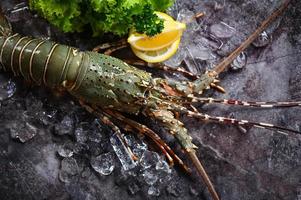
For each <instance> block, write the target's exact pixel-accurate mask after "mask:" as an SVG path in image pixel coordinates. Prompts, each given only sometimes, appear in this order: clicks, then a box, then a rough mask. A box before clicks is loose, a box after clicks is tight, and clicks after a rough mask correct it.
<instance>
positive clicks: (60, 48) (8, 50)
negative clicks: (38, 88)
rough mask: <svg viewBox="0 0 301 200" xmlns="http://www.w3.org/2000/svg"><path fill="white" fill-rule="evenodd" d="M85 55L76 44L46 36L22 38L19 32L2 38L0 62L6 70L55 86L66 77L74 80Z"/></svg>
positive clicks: (70, 80) (71, 80) (0, 38)
mask: <svg viewBox="0 0 301 200" xmlns="http://www.w3.org/2000/svg"><path fill="white" fill-rule="evenodd" d="M83 54H84V53H82V52H78V50H77V49H75V48H73V47H69V46H66V45H60V44H57V43H55V42H51V41H49V40H45V39H33V38H30V37H21V36H20V35H19V34H15V35H10V36H8V37H0V64H2V66H3V69H4V70H7V71H12V72H13V73H14V74H15V75H21V76H23V77H24V78H25V79H26V80H32V81H33V82H35V83H36V84H38V85H40V84H45V85H47V86H49V87H56V86H59V85H61V84H62V82H63V81H65V80H67V81H69V82H70V83H72V82H74V80H75V79H76V76H77V74H78V70H79V68H80V66H81V64H82V60H83V57H84V56H83ZM70 66H72V67H70Z"/></svg>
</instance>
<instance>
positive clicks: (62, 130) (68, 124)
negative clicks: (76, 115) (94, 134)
mask: <svg viewBox="0 0 301 200" xmlns="http://www.w3.org/2000/svg"><path fill="white" fill-rule="evenodd" d="M73 128H74V120H73V118H72V117H71V116H69V115H66V116H65V117H64V118H63V120H62V121H61V122H60V123H57V124H56V125H55V132H56V134H58V135H66V134H71V133H72V132H73Z"/></svg>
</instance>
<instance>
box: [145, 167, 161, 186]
mask: <svg viewBox="0 0 301 200" xmlns="http://www.w3.org/2000/svg"><path fill="white" fill-rule="evenodd" d="M142 176H143V178H144V181H145V182H146V183H147V184H148V185H153V184H154V183H156V182H157V181H158V173H157V172H156V170H154V169H153V168H150V169H146V170H144V171H143V173H142Z"/></svg>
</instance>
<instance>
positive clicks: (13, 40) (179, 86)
mask: <svg viewBox="0 0 301 200" xmlns="http://www.w3.org/2000/svg"><path fill="white" fill-rule="evenodd" d="M289 2H290V1H289V0H287V1H285V3H284V4H283V5H282V6H281V7H280V9H278V10H277V11H275V12H274V13H273V14H272V15H271V16H270V17H269V18H268V19H267V20H265V21H264V22H263V23H262V25H261V26H260V27H259V28H258V29H257V30H256V31H255V32H254V33H253V34H252V35H251V36H250V37H249V38H248V39H247V40H246V41H245V42H243V43H242V45H241V46H240V47H239V48H237V49H236V50H235V51H234V52H233V53H231V54H230V55H229V56H228V57H227V58H226V59H224V60H223V61H222V62H221V63H220V64H218V65H217V66H216V67H215V68H214V69H213V70H211V71H208V72H206V73H205V74H203V75H202V76H201V77H200V78H198V79H197V80H195V81H191V82H189V81H185V82H177V81H171V80H166V79H162V78H153V77H152V75H151V74H150V73H147V72H145V71H142V70H139V69H137V68H135V67H132V66H130V65H128V64H126V63H125V62H123V61H121V60H119V59H116V58H113V57H110V56H106V55H103V54H98V53H95V52H82V51H79V50H77V49H76V48H73V47H69V46H65V45H60V44H57V43H55V42H51V41H48V40H44V39H35V38H30V37H22V36H20V35H19V34H13V32H12V28H11V25H10V23H9V22H8V20H7V19H6V18H5V17H4V16H0V66H1V67H2V69H3V70H4V71H11V72H12V73H13V74H14V75H16V76H22V77H23V78H24V79H26V80H29V81H32V82H34V83H35V84H38V85H42V84H43V85H45V86H48V87H50V88H63V89H65V90H67V91H68V92H69V93H70V94H71V95H73V96H74V97H76V98H77V99H78V100H79V101H80V103H81V104H82V106H84V107H85V108H86V109H87V110H88V111H89V112H91V113H93V114H95V115H97V116H99V117H100V118H101V120H102V121H103V122H105V123H106V124H108V125H110V126H112V128H113V129H114V130H115V131H117V132H119V129H118V127H116V126H115V125H114V124H113V123H112V122H111V121H116V120H117V121H118V122H119V126H120V127H122V128H124V129H127V130H133V131H134V130H138V131H139V132H141V133H142V134H145V135H146V136H147V137H148V138H150V139H151V140H153V142H154V143H155V144H156V145H157V146H158V147H159V148H160V150H161V151H162V152H163V153H164V154H165V155H166V158H167V159H168V161H169V162H170V163H173V162H176V163H178V164H179V165H180V166H181V167H182V168H183V169H184V170H186V171H189V168H188V167H187V166H186V165H185V164H184V163H183V161H182V160H181V159H180V158H179V157H178V156H177V155H176V154H175V153H174V152H173V151H172V150H171V149H170V148H169V146H168V145H167V144H166V143H165V142H164V141H163V140H161V139H160V137H159V136H158V135H157V134H156V133H154V132H153V131H152V130H151V129H149V128H147V127H146V126H144V125H142V124H139V123H137V122H136V121H134V120H131V119H128V118H126V117H124V116H123V115H122V114H121V113H127V114H133V115H138V114H140V113H141V114H143V115H145V116H146V117H150V118H152V119H153V120H156V121H159V122H161V124H162V125H163V127H164V128H166V129H167V130H168V131H169V133H170V134H171V135H173V136H174V137H175V138H176V139H177V140H178V141H179V143H180V145H181V146H182V148H183V149H184V150H185V152H187V154H188V155H189V157H190V158H191V161H192V162H193V164H194V166H195V167H196V169H197V171H198V173H199V174H200V175H201V176H202V178H203V180H204V182H205V184H206V185H207V187H208V190H209V192H210V194H211V195H212V198H213V199H215V200H218V199H219V196H218V194H217V192H216V191H215V189H214V187H213V184H212V183H211V181H210V179H209V177H208V175H207V174H206V172H205V170H204V168H203V166H202V164H201V162H200V161H199V159H198V158H197V156H196V148H197V147H196V146H195V145H194V144H193V143H192V138H191V137H190V136H189V134H188V132H187V129H186V128H185V126H184V124H183V123H182V122H181V121H180V120H179V119H178V118H177V116H178V114H184V115H188V116H192V117H194V118H197V119H200V120H202V121H215V122H219V123H225V124H235V125H247V126H250V127H259V128H266V129H274V130H277V131H279V132H280V131H285V132H293V133H298V134H300V132H298V131H295V130H291V129H287V128H284V127H279V126H275V125H272V124H267V123H257V122H249V121H246V120H236V119H232V118H224V117H213V116H209V115H207V114H203V113H200V112H199V111H197V110H196V109H194V107H193V106H192V105H191V103H194V102H201V103H223V104H233V105H240V106H252V107H264V108H266V107H292V106H301V102H269V103H266V102H246V101H238V100H224V99H213V98H203V97H198V95H200V94H202V93H203V92H204V90H205V89H208V88H210V87H217V86H216V83H217V82H218V80H217V77H218V75H219V74H220V73H221V72H223V71H224V70H225V69H226V68H227V66H228V65H229V64H230V63H231V62H232V61H233V60H234V59H235V58H236V57H237V56H238V55H239V54H240V53H241V52H242V51H243V50H244V49H245V48H247V46H249V45H250V44H251V43H252V41H254V39H256V37H257V36H258V35H259V34H260V33H261V32H262V31H263V30H264V29H265V28H266V27H267V26H268V24H269V23H270V22H271V21H273V20H274V19H275V18H276V17H277V16H278V15H280V13H281V12H283V11H284V10H285V8H286V7H287V6H288V4H289Z"/></svg>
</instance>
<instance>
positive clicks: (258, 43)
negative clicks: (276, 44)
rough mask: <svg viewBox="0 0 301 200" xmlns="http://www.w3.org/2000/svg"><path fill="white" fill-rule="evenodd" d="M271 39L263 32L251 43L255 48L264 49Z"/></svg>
mask: <svg viewBox="0 0 301 200" xmlns="http://www.w3.org/2000/svg"><path fill="white" fill-rule="evenodd" d="M271 40H272V39H271V37H270V36H269V35H268V34H267V32H266V31H263V32H262V33H260V34H259V36H258V37H257V38H256V39H255V40H254V41H253V42H252V44H253V45H254V46H255V47H264V46H267V45H268V44H269V43H270V42H271Z"/></svg>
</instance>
